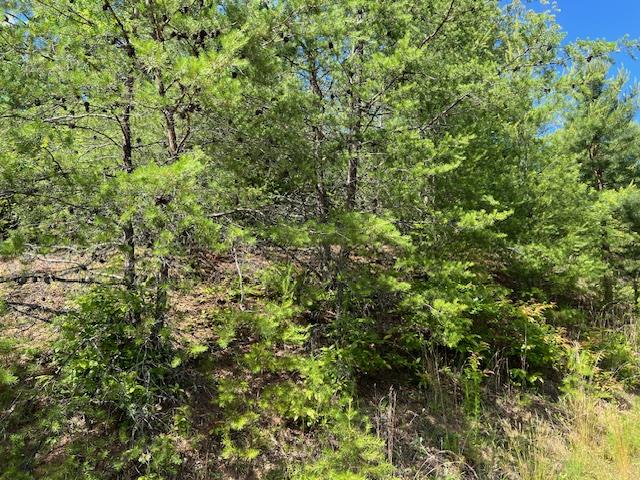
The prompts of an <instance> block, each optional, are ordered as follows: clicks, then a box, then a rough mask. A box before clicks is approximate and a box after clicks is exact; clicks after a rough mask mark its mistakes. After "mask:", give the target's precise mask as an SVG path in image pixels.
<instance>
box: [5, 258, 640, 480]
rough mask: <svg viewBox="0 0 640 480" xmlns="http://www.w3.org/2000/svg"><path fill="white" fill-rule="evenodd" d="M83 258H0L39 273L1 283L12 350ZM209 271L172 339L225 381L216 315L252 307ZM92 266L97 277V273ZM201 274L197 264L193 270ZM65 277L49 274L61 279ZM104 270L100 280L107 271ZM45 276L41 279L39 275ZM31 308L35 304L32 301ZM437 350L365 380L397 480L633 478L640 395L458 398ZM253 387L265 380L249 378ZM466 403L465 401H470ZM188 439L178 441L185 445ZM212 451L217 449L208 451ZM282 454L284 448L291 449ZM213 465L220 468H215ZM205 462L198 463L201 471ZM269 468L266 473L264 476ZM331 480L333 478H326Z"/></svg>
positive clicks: (31, 337)
mask: <svg viewBox="0 0 640 480" xmlns="http://www.w3.org/2000/svg"><path fill="white" fill-rule="evenodd" d="M265 263H266V260H264V259H259V258H254V259H251V258H249V259H246V258H245V260H244V264H243V266H244V267H246V270H245V271H244V272H243V274H244V275H245V276H250V275H251V272H253V271H257V270H258V266H264V264H265ZM84 264H86V259H85V258H80V257H76V256H73V255H67V256H55V257H54V256H51V257H38V258H29V259H23V260H13V261H10V262H2V263H0V276H2V277H4V278H7V277H14V278H18V277H20V275H21V274H22V273H23V272H26V271H28V272H37V276H35V277H34V276H31V277H29V278H26V279H24V280H20V281H19V282H18V284H15V283H13V282H11V283H5V284H4V285H2V286H1V290H2V292H1V293H2V294H3V295H4V297H5V299H6V302H7V307H8V309H7V311H6V313H5V315H4V316H3V329H4V331H3V335H4V336H5V337H11V338H13V339H15V340H16V341H17V345H18V347H20V346H22V347H23V348H25V349H34V348H37V349H39V350H41V351H44V352H46V351H47V350H48V349H50V347H51V345H52V343H53V341H54V339H55V338H56V329H55V327H54V326H53V325H52V323H51V321H52V319H53V318H54V317H55V315H56V314H57V313H56V312H65V311H67V310H68V309H72V308H73V307H74V305H73V300H72V299H73V297H74V295H75V294H77V293H78V292H79V291H80V290H81V288H82V287H83V285H84V282H85V281H87V280H88V279H90V278H92V277H91V274H89V273H87V272H86V269H85V268H84V267H81V266H82V265H84ZM212 264H214V265H215V268H209V269H208V270H207V272H208V273H207V274H206V275H205V277H207V278H206V279H204V280H203V279H202V275H199V276H198V278H199V280H193V279H192V280H184V281H182V282H181V283H180V282H179V283H178V284H177V287H176V288H175V289H174V290H173V291H172V292H171V302H170V303H171V305H172V310H171V313H170V323H171V326H172V331H173V332H174V341H176V342H178V343H180V344H182V345H193V344H199V345H206V346H207V347H211V348H210V355H211V359H212V360H213V363H214V364H215V365H216V376H217V377H218V379H220V378H225V377H226V378H228V377H234V376H238V375H241V374H242V373H241V372H240V371H239V370H238V369H237V368H236V366H235V365H234V359H235V358H237V356H238V353H239V351H240V352H241V351H242V350H243V349H246V348H247V346H248V345H249V344H250V343H251V341H252V339H251V338H246V339H244V340H243V341H241V342H239V343H238V344H237V345H236V346H235V351H230V350H226V351H221V350H219V349H216V348H215V344H216V342H217V341H218V340H219V338H218V334H217V333H216V328H215V323H214V322H213V320H212V312H217V311H219V310H220V309H221V308H225V306H227V305H228V306H233V307H234V308H238V307H240V308H259V305H250V304H243V305H241V303H240V302H245V301H246V299H244V298H239V297H238V296H243V295H244V293H237V297H236V298H234V299H231V300H230V299H229V298H228V296H226V295H225V293H224V292H228V291H229V285H230V284H234V285H235V284H237V282H238V277H237V269H238V264H237V262H236V261H235V260H234V259H233V258H222V259H221V258H217V259H215V261H214V262H212ZM95 272H96V270H94V275H96V273H95ZM200 273H202V272H200ZM62 276H64V278H66V279H67V280H69V281H65V282H62V281H55V280H51V278H56V277H62ZM108 276H109V273H108V266H105V267H104V270H102V271H98V272H97V277H100V278H108ZM44 279H48V280H46V281H45V280H44ZM35 305H38V307H37V308H35V307H34V306H35ZM436 360H437V358H436V357H434V362H433V363H432V364H431V365H430V366H429V368H428V369H429V370H430V371H428V372H426V374H425V378H429V379H431V381H430V382H429V383H428V385H427V386H426V387H425V386H421V387H416V385H415V384H412V383H411V382H404V381H403V379H402V376H401V375H399V376H398V375H396V374H395V373H394V372H390V373H389V374H388V375H381V376H379V377H377V378H371V379H365V380H361V381H360V383H359V384H358V385H357V394H356V399H357V402H358V405H359V409H360V410H361V411H362V412H364V413H365V414H366V415H367V417H368V418H369V422H370V424H371V428H372V431H373V432H374V433H375V434H376V436H378V437H379V438H381V439H382V440H383V441H384V444H385V448H386V452H385V454H386V457H387V460H388V461H389V462H390V463H392V464H393V465H394V466H395V467H396V469H397V473H396V474H397V476H398V478H401V479H413V480H420V479H429V478H435V479H443V480H444V479H448V480H454V479H480V478H484V479H494V478H495V479H499V478H504V479H514V480H515V479H524V480H546V479H553V478H562V479H566V480H581V479H594V480H635V479H638V478H640V399H639V398H638V397H636V396H634V395H631V394H628V393H625V392H624V391H622V390H620V391H619V392H618V393H617V394H616V395H615V396H614V398H613V399H611V398H609V399H603V398H599V396H598V395H594V394H587V393H585V391H579V392H576V393H574V394H573V395H570V396H562V397H558V396H557V395H544V394H541V393H536V392H533V391H531V390H527V389H521V388H518V387H516V386H513V385H511V384H509V383H506V382H502V381H500V379H495V382H493V384H491V383H492V382H486V384H485V385H484V386H483V387H482V389H478V391H477V392H476V395H477V396H476V397H475V398H472V399H471V400H470V399H469V398H465V396H464V395H463V392H462V391H461V390H460V385H459V384H458V383H456V382H455V381H453V380H452V379H451V378H448V377H447V369H446V368H441V367H440V366H439V365H438V362H437V361H436ZM247 381H250V382H253V383H260V382H269V379H268V378H266V377H265V378H260V377H259V376H254V377H253V378H247ZM196 390H198V391H200V392H201V395H202V398H201V399H194V400H193V402H192V403H193V405H196V406H199V409H200V411H199V413H198V415H199V417H198V418H199V425H196V427H197V428H199V430H200V431H201V432H203V434H206V432H207V431H209V430H211V428H212V426H214V425H215V423H216V422H217V421H219V419H218V418H217V417H216V412H213V411H208V408H209V407H208V405H209V398H210V396H211V395H215V393H214V391H215V388H214V387H213V384H211V385H201V386H199V387H198V388H197V389H196ZM470 401H471V404H470V403H469V402H470ZM268 422H270V423H272V424H273V425H278V426H279V428H280V435H281V438H282V440H283V441H284V440H285V439H286V440H287V441H291V440H292V439H297V440H293V441H295V442H297V443H298V445H299V447H300V448H302V449H304V444H305V441H307V440H306V439H305V438H304V434H302V439H301V432H300V431H298V430H296V429H295V428H294V427H291V430H288V428H289V427H287V425H280V423H279V422H280V420H279V419H278V418H272V419H269V420H268ZM188 448H189V447H188V446H185V449H188ZM211 448H212V449H213V448H214V447H213V446H212V447H211ZM288 454H291V452H289V453H288ZM188 455H190V456H191V457H192V461H193V462H195V463H202V464H204V463H207V465H208V463H209V461H210V460H209V458H210V456H211V455H214V453H213V450H212V451H208V450H207V451H191V452H188ZM282 455H284V454H283V453H282V452H273V453H272V457H271V458H270V459H268V460H264V459H263V461H262V463H261V465H256V466H255V468H254V469H253V470H251V471H250V472H247V471H246V470H243V471H242V473H240V472H238V471H234V470H233V469H232V468H229V469H227V470H225V471H224V472H225V473H224V475H223V478H225V479H229V480H231V479H237V480H241V479H250V478H256V479H258V478H272V477H268V472H269V464H270V462H273V463H274V464H275V463H276V462H277V461H279V460H282ZM219 467H220V465H218V466H217V467H216V468H219ZM208 468H209V467H208V466H205V467H204V469H205V470H207V469H208ZM265 472H266V473H265ZM328 480H329V479H328Z"/></svg>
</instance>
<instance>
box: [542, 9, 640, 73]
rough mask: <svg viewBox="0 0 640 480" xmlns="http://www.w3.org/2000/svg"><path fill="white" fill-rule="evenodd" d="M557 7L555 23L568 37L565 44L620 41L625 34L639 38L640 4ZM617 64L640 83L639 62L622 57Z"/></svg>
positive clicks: (617, 58) (619, 57)
mask: <svg viewBox="0 0 640 480" xmlns="http://www.w3.org/2000/svg"><path fill="white" fill-rule="evenodd" d="M555 3H556V5H557V7H558V8H559V9H560V12H558V13H556V21H557V22H558V23H559V24H560V26H561V27H562V29H563V30H564V31H565V32H566V33H567V38H566V40H565V41H569V42H570V41H573V40H575V39H576V38H584V39H587V38H589V39H591V40H595V39H598V38H604V39H606V40H617V39H619V38H621V37H623V36H624V35H625V34H628V35H629V36H630V37H631V38H640V0H556V2H555ZM543 8H549V5H547V6H546V7H543ZM616 61H617V63H618V65H620V66H621V65H624V67H625V69H626V70H629V72H630V77H631V78H630V79H631V81H640V60H637V61H634V60H632V59H631V58H629V57H628V56H627V55H625V54H620V55H617V56H616Z"/></svg>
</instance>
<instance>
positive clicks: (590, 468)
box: [514, 392, 640, 480]
mask: <svg viewBox="0 0 640 480" xmlns="http://www.w3.org/2000/svg"><path fill="white" fill-rule="evenodd" d="M565 410H566V413H567V416H566V419H565V421H564V422H563V425H561V427H560V428H558V427H557V426H556V428H552V427H551V426H550V425H549V424H545V423H543V422H539V424H538V425H537V427H536V428H535V429H533V431H532V432H531V435H530V438H529V441H528V442H527V443H528V445H529V446H525V447H520V448H518V447H516V449H515V450H514V451H515V454H516V455H515V456H516V458H517V472H518V477H519V478H521V479H523V480H546V479H551V478H559V479H564V480H587V479H592V480H636V479H638V478H640V399H638V398H631V399H629V404H628V405H626V406H625V407H622V406H621V405H619V404H617V403H615V402H605V401H602V400H599V399H596V398H593V397H592V396H589V395H586V394H584V393H582V392H580V393H577V394H575V395H572V396H571V397H569V398H568V399H566V400H565Z"/></svg>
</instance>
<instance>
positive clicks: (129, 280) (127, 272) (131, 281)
mask: <svg viewBox="0 0 640 480" xmlns="http://www.w3.org/2000/svg"><path fill="white" fill-rule="evenodd" d="M134 86H135V80H134V77H133V75H132V74H129V75H128V76H127V80H126V87H127V102H126V105H125V107H124V113H123V115H122V121H121V125H122V137H123V143H122V163H123V168H124V170H125V172H127V173H128V174H131V173H132V172H133V170H134V168H133V155H132V152H133V147H132V140H131V137H132V136H131V108H132V104H133V98H134ZM122 230H123V233H124V284H125V288H126V289H127V292H129V293H130V294H131V295H134V294H135V293H136V291H137V285H136V281H137V278H136V277H137V275H136V241H135V230H134V226H133V221H132V220H127V221H126V222H125V223H124V225H123V227H122ZM127 315H128V317H129V319H130V320H131V321H132V322H134V323H137V322H138V321H139V320H140V316H139V314H138V313H137V312H134V311H130V312H128V314H127Z"/></svg>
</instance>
